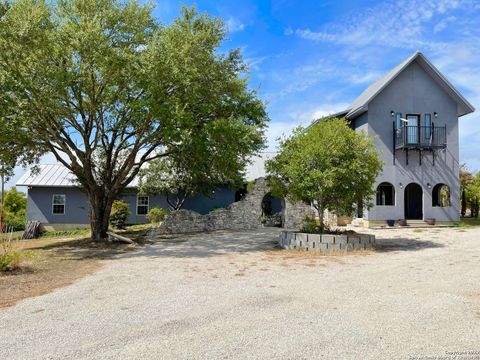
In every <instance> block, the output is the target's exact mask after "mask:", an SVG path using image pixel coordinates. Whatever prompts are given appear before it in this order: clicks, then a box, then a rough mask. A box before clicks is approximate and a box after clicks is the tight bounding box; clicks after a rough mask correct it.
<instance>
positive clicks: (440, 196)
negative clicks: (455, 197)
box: [432, 184, 451, 207]
mask: <svg viewBox="0 0 480 360" xmlns="http://www.w3.org/2000/svg"><path fill="white" fill-rule="evenodd" d="M450 205H451V204H450V188H449V187H448V185H445V184H437V185H435V186H434V188H433V191H432V206H439V207H448V206H450Z"/></svg>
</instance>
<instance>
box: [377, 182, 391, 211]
mask: <svg viewBox="0 0 480 360" xmlns="http://www.w3.org/2000/svg"><path fill="white" fill-rule="evenodd" d="M377 205H380V206H385V205H390V206H391V205H395V188H394V187H393V185H392V184H390V183H388V182H383V183H381V184H380V185H378V187H377Z"/></svg>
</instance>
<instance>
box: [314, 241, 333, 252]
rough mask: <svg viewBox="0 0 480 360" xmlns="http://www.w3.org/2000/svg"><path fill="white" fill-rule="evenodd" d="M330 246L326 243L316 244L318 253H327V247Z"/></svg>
mask: <svg viewBox="0 0 480 360" xmlns="http://www.w3.org/2000/svg"><path fill="white" fill-rule="evenodd" d="M329 245H330V244H327V243H317V245H316V246H317V247H318V251H322V252H324V251H328V247H329Z"/></svg>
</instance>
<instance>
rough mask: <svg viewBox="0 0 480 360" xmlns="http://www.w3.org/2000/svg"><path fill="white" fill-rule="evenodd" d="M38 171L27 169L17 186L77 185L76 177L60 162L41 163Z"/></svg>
mask: <svg viewBox="0 0 480 360" xmlns="http://www.w3.org/2000/svg"><path fill="white" fill-rule="evenodd" d="M38 168H39V169H38V170H39V171H38V172H33V171H32V170H29V171H27V172H26V173H25V174H24V175H23V176H22V177H21V178H20V179H19V180H18V181H17V184H16V185H17V186H40V187H41V186H48V187H54V186H61V187H74V186H76V177H75V175H73V174H72V173H71V172H70V171H69V170H68V169H67V168H66V167H64V166H63V165H60V164H48V165H39V166H38Z"/></svg>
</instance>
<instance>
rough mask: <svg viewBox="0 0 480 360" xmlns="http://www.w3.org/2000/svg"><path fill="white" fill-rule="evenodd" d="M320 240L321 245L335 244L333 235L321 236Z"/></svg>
mask: <svg viewBox="0 0 480 360" xmlns="http://www.w3.org/2000/svg"><path fill="white" fill-rule="evenodd" d="M321 239H322V243H325V244H334V243H335V235H322V236H321Z"/></svg>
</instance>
